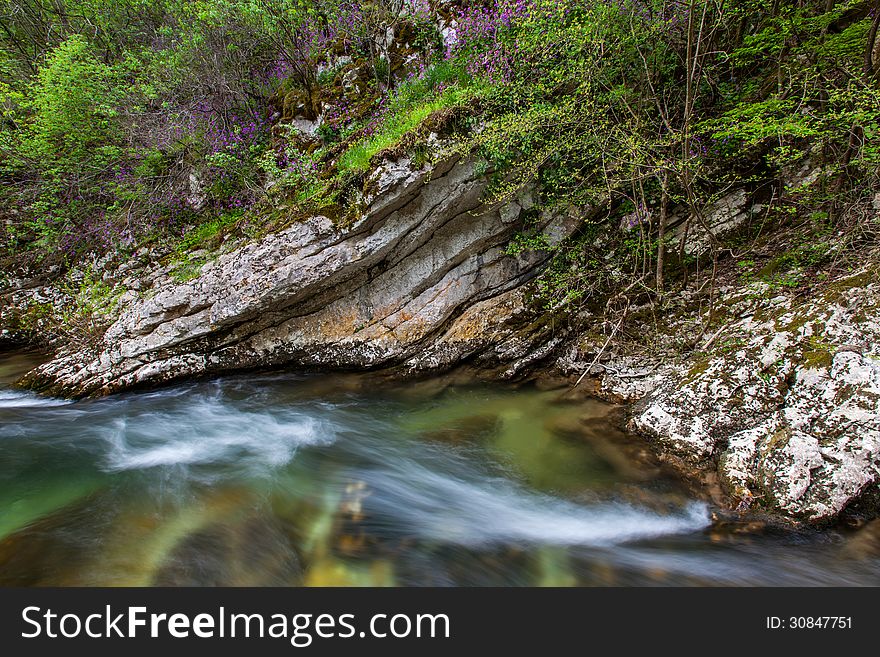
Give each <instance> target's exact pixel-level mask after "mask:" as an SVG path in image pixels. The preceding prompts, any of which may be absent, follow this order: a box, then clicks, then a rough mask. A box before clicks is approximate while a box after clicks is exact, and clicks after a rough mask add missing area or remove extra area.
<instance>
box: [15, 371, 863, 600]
mask: <svg viewBox="0 0 880 657" xmlns="http://www.w3.org/2000/svg"><path fill="white" fill-rule="evenodd" d="M33 362H34V359H33V357H30V356H28V355H21V354H19V355H16V356H6V357H4V358H3V359H0V584H2V585H214V584H219V585H257V586H259V585H370V586H381V585H556V586H565V585H657V584H659V585H744V584H746V585H750V584H758V585H760V584H837V585H858V584H878V583H880V556H878V555H880V547H878V545H880V538H878V533H880V532H878V530H877V528H876V526H875V525H876V523H875V525H869V526H868V529H864V530H860V531H858V532H841V531H832V532H824V533H818V532H814V533H795V532H790V531H782V530H779V529H775V530H767V529H765V530H761V529H760V528H759V529H755V528H754V527H752V526H749V525H748V524H745V523H743V524H742V525H737V524H736V523H733V524H730V523H728V524H725V525H723V526H722V525H718V524H717V523H716V524H715V525H713V524H712V523H711V522H710V513H711V512H710V509H709V508H708V507H707V505H706V504H705V503H703V502H700V501H697V500H694V499H692V498H690V497H689V496H688V494H687V493H686V492H685V490H684V489H683V488H682V487H681V486H680V485H679V483H678V482H677V481H676V480H675V479H674V478H672V477H670V476H669V475H667V474H665V473H664V472H662V471H661V470H660V469H658V468H657V467H655V466H652V465H651V464H650V460H649V459H646V458H645V450H644V446H643V445H641V444H640V443H639V442H638V441H637V440H634V439H630V438H628V437H627V436H625V435H623V434H621V433H620V432H619V431H617V430H616V429H614V426H613V423H612V422H611V420H610V416H609V413H610V411H611V410H612V409H611V408H610V407H608V406H606V405H603V404H601V403H599V402H593V401H580V402H577V403H575V402H570V401H569V402H566V401H563V400H562V399H561V398H560V392H559V391H541V390H538V389H535V388H520V389H513V388H504V387H499V386H494V387H490V386H480V385H458V386H449V385H444V384H442V383H443V382H441V381H439V380H438V381H435V382H428V383H426V384H409V385H405V386H393V385H390V384H387V383H380V382H379V381H378V380H376V379H375V378H373V379H371V378H369V377H363V376H361V377H357V376H347V377H338V376H336V377H334V376H308V377H306V376H293V375H247V376H239V377H230V378H225V379H220V380H216V381H211V382H200V383H194V384H188V385H181V386H176V387H172V388H167V389H163V390H159V391H150V392H137V393H130V394H124V395H117V396H114V397H110V398H106V399H100V400H84V401H78V402H66V401H62V400H56V399H48V398H44V397H39V396H37V395H34V394H31V393H27V392H22V391H18V390H15V389H13V388H12V387H11V386H10V382H11V381H12V380H14V378H15V377H16V376H18V375H19V374H20V373H22V372H23V371H24V370H25V369H27V368H28V367H30V366H31V365H33Z"/></svg>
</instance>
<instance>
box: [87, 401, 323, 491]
mask: <svg viewBox="0 0 880 657" xmlns="http://www.w3.org/2000/svg"><path fill="white" fill-rule="evenodd" d="M102 434H103V436H104V438H105V440H106V443H107V446H108V450H107V453H106V458H105V464H106V469H107V470H109V471H121V470H141V469H147V468H154V467H162V466H184V467H186V466H209V465H216V466H225V467H229V468H233V469H234V470H246V471H248V472H249V473H250V474H262V473H265V472H268V471H270V470H272V469H275V468H279V467H282V466H284V465H286V464H288V463H290V461H291V460H292V459H293V457H294V454H295V453H296V450H297V449H298V448H300V447H302V446H304V445H315V444H319V443H327V442H332V440H334V435H335V431H334V428H333V426H332V424H331V423H330V422H328V421H326V420H324V419H321V418H316V417H311V416H309V415H307V414H305V413H303V412H301V411H297V410H295V409H283V408H281V409H269V408H261V409H259V410H254V411H250V410H247V409H243V408H239V407H238V406H236V405H233V404H231V403H229V402H228V401H226V400H223V399H220V398H218V397H210V396H194V397H190V398H189V399H185V400H181V403H177V404H173V405H172V407H171V408H167V409H163V410H142V411H140V412H129V413H126V414H124V415H121V416H118V417H115V418H113V420H112V422H111V423H110V424H109V426H106V427H105V428H103V429H102Z"/></svg>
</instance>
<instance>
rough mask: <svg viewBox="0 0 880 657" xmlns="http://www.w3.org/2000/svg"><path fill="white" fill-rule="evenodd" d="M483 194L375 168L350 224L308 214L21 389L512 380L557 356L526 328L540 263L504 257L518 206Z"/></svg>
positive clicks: (133, 311) (148, 298)
mask: <svg viewBox="0 0 880 657" xmlns="http://www.w3.org/2000/svg"><path fill="white" fill-rule="evenodd" d="M484 185H485V179H484V178H481V177H480V176H478V175H476V174H475V172H474V167H473V165H472V163H470V162H467V161H459V160H456V159H451V160H446V161H444V162H442V163H440V164H436V165H433V166H426V167H423V168H421V169H416V168H415V167H413V166H411V164H410V162H409V161H408V160H406V159H403V160H401V161H399V162H386V163H385V164H384V165H383V166H381V167H379V168H378V169H377V170H376V171H374V172H373V174H372V175H371V177H370V179H368V181H367V184H366V186H365V189H367V190H369V191H368V192H367V193H366V194H365V197H364V199H363V211H362V218H361V219H360V220H359V221H358V222H356V223H355V225H354V226H353V227H351V228H349V229H345V230H342V229H340V228H338V227H337V226H336V225H334V223H333V222H332V221H331V220H330V219H328V218H327V217H323V216H315V217H312V218H310V219H308V220H307V221H303V222H299V223H296V224H294V225H292V226H290V227H289V228H287V229H285V230H282V231H280V232H278V233H275V234H272V235H269V236H267V237H265V238H263V239H261V240H259V241H257V242H254V243H250V244H247V245H244V246H242V247H240V248H237V249H236V250H234V251H232V252H230V253H226V254H224V255H221V256H220V257H219V258H217V259H216V260H213V261H211V262H208V263H207V264H206V265H205V266H204V267H203V269H202V270H201V273H200V275H199V276H198V277H197V278H195V279H194V280H191V281H189V282H185V283H175V282H173V281H169V280H167V279H166V280H165V281H163V282H162V283H161V284H155V285H154V286H153V287H152V288H150V289H148V290H145V291H142V292H141V293H140V296H139V297H136V295H134V294H132V295H131V296H132V297H134V298H133V299H132V301H130V302H129V303H128V304H127V306H126V307H125V308H124V309H123V311H122V312H121V314H120V316H119V317H118V319H117V320H116V321H115V323H113V324H112V326H110V328H109V329H108V330H107V332H106V334H105V336H104V338H103V341H102V343H101V344H100V345H99V346H98V347H97V348H96V349H94V350H93V351H92V352H90V353H82V352H78V351H68V352H66V353H61V354H60V355H59V357H57V358H56V359H55V360H53V361H51V362H49V363H47V364H46V365H44V366H42V367H40V368H39V369H37V370H35V371H34V372H32V373H31V374H30V375H29V376H28V377H27V383H28V384H29V385H31V386H33V387H35V388H45V389H50V390H53V391H55V392H61V393H64V394H68V395H86V394H96V393H98V394H99V393H107V392H112V391H116V390H121V389H124V388H127V387H130V386H132V385H135V384H141V383H158V382H162V381H167V380H170V379H176V378H183V377H190V376H194V375H200V374H204V373H209V372H216V371H229V370H235V369H241V368H248V367H266V366H272V365H279V364H290V365H293V366H320V367H322V368H341V369H342V368H354V369H360V368H374V367H389V366H399V367H402V368H404V369H407V370H427V369H443V368H448V367H451V366H453V365H455V364H457V363H458V362H460V361H461V360H463V359H465V358H471V357H473V358H481V359H483V360H484V361H495V362H496V363H509V364H510V372H515V371H516V370H517V368H519V367H522V366H523V365H524V364H527V363H528V362H530V361H531V360H534V359H535V358H539V357H541V355H542V354H546V353H547V352H548V351H549V349H551V348H552V346H553V344H554V343H552V342H549V343H548V342H547V340H546V339H545V336H544V335H543V333H542V331H541V330H540V327H537V326H532V327H529V326H528V324H529V321H530V319H529V314H528V313H525V312H524V307H525V306H524V297H523V291H522V286H523V285H524V284H525V283H526V282H527V281H529V280H530V279H531V278H532V277H534V276H535V275H536V274H537V272H538V271H539V270H540V266H541V265H542V264H543V263H544V261H545V260H546V258H547V254H546V253H543V252H526V253H523V254H521V255H519V256H511V255H507V254H506V253H505V250H504V249H505V247H506V245H507V244H508V243H509V242H510V239H511V237H512V235H513V234H514V233H515V232H516V231H519V230H522V229H523V228H524V226H525V221H526V219H525V216H524V212H523V211H524V210H528V209H529V206H530V201H529V199H528V198H522V199H520V201H519V202H513V203H511V204H509V205H507V206H504V207H501V208H487V207H484V206H483V203H482V200H481V199H482V193H483V190H484ZM581 218H582V217H581V216H580V215H579V213H577V212H574V211H572V212H571V213H570V214H566V215H564V216H549V215H542V216H540V217H539V219H538V225H537V228H538V229H539V230H541V231H543V232H544V234H545V235H546V236H547V238H548V241H549V243H551V244H553V243H558V242H559V241H560V240H562V239H564V238H565V237H566V236H567V235H569V234H570V233H571V232H572V231H573V230H574V229H575V227H576V225H577V224H578V222H579V221H580V220H581ZM532 227H534V226H532Z"/></svg>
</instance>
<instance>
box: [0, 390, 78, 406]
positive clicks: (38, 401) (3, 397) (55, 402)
mask: <svg viewBox="0 0 880 657" xmlns="http://www.w3.org/2000/svg"><path fill="white" fill-rule="evenodd" d="M70 403H72V402H71V401H70V400H67V399H55V398H53V397H42V396H40V395H37V394H34V393H32V392H26V391H23V390H0V409H3V408H22V407H39V406H64V405H66V404H70Z"/></svg>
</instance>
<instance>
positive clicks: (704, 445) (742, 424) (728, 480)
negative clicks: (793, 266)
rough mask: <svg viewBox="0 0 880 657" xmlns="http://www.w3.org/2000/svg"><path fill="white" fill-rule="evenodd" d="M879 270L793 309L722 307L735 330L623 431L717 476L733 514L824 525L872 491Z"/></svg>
mask: <svg viewBox="0 0 880 657" xmlns="http://www.w3.org/2000/svg"><path fill="white" fill-rule="evenodd" d="M876 280H877V272H876V271H866V272H863V273H862V274H860V275H856V276H853V277H849V278H845V279H842V280H839V281H836V282H835V283H832V284H831V285H829V286H828V287H827V288H826V289H825V291H824V293H822V294H821V296H817V297H816V298H814V299H811V300H808V301H803V302H800V303H794V302H793V301H792V300H791V299H790V298H788V297H785V296H778V297H775V298H771V299H768V298H767V295H766V290H758V289H752V290H746V291H745V293H743V294H741V295H740V296H739V298H738V299H733V300H731V301H730V305H731V308H732V311H733V314H734V316H737V317H739V319H738V320H736V321H734V322H732V323H730V324H728V325H727V326H725V327H724V329H723V330H722V331H721V332H720V333H719V334H718V336H717V337H716V340H715V343H714V346H713V347H712V348H711V349H710V350H708V351H709V355H708V356H706V357H704V358H702V359H699V360H696V361H694V362H691V363H690V364H689V367H683V368H680V369H675V368H673V369H670V370H667V371H666V372H665V373H664V374H663V375H662V376H660V377H659V384H658V385H657V387H656V388H655V389H654V390H653V392H651V393H650V394H649V395H647V397H645V398H644V399H643V400H642V401H641V402H639V403H638V404H637V405H636V406H635V409H634V413H633V416H632V420H631V423H630V424H631V428H632V429H634V430H636V431H638V432H640V433H642V434H645V435H646V436H648V437H649V438H650V439H652V440H653V441H656V442H657V443H658V445H659V446H660V447H661V448H662V449H663V450H666V451H669V452H673V453H675V454H677V455H679V456H680V457H682V458H684V459H686V460H687V461H689V462H691V463H693V464H695V465H698V466H702V467H708V468H713V469H714V468H717V470H718V473H719V475H720V478H721V481H722V483H723V485H724V486H725V487H726V488H727V491H728V493H729V494H730V496H731V497H732V498H733V499H734V500H735V501H737V502H738V505H739V507H740V508H741V509H745V508H749V507H753V506H755V507H763V508H766V509H770V510H772V511H774V512H779V513H781V514H783V515H787V516H789V517H791V518H794V519H798V520H808V521H811V522H822V521H825V520H830V519H832V518H834V517H835V516H837V515H838V514H839V513H840V512H841V511H842V510H843V509H844V508H845V507H847V505H849V504H850V503H852V502H853V501H856V500H859V499H860V498H861V499H867V498H870V497H871V494H872V493H873V494H874V495H876V493H877V492H878V487H877V482H878V481H880V284H878V283H876V282H874V281H876Z"/></svg>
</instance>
